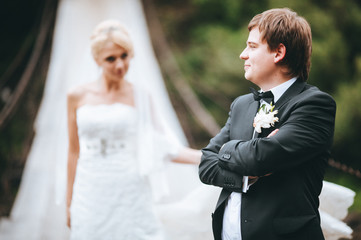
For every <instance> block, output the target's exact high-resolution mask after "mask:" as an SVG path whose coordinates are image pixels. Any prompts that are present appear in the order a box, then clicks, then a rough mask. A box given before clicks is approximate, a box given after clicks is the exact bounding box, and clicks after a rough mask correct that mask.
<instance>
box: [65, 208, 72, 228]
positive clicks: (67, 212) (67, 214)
mask: <svg viewBox="0 0 361 240" xmlns="http://www.w3.org/2000/svg"><path fill="white" fill-rule="evenodd" d="M66 225H67V226H68V227H69V228H70V226H71V225H70V207H67V208H66Z"/></svg>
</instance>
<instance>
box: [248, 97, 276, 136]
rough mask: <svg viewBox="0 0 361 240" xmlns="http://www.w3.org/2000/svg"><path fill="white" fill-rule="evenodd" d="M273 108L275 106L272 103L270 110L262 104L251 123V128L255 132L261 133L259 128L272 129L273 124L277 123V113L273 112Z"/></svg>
mask: <svg viewBox="0 0 361 240" xmlns="http://www.w3.org/2000/svg"><path fill="white" fill-rule="evenodd" d="M274 108H275V106H274V105H272V103H271V108H267V106H266V104H262V106H261V107H260V108H259V110H258V112H257V114H256V116H255V117H254V121H253V127H254V129H255V131H256V132H258V133H261V132H262V130H261V128H270V127H271V126H272V127H273V126H274V124H275V122H278V117H275V115H276V114H277V113H278V111H277V110H275V111H273V109H274Z"/></svg>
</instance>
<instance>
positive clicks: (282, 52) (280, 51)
mask: <svg viewBox="0 0 361 240" xmlns="http://www.w3.org/2000/svg"><path fill="white" fill-rule="evenodd" d="M285 56H286V46H285V45H283V43H280V44H279V45H278V47H277V48H276V49H275V56H274V63H278V62H280V61H282V59H283V58H284V57H285Z"/></svg>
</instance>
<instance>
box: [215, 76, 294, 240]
mask: <svg viewBox="0 0 361 240" xmlns="http://www.w3.org/2000/svg"><path fill="white" fill-rule="evenodd" d="M296 80H297V77H294V78H292V79H290V80H288V81H286V82H284V83H282V84H280V85H278V86H276V87H274V88H272V89H270V91H271V92H272V93H273V96H274V103H275V102H277V101H278V99H280V98H281V96H282V95H283V94H284V93H285V92H286V90H287V89H288V88H289V87H290V86H291V85H292V84H293V83H294V82H295V81H296ZM261 92H263V90H261ZM274 103H273V104H274ZM262 104H266V107H267V108H270V107H271V106H270V104H269V103H267V102H266V101H264V100H263V99H261V101H260V105H261V106H262ZM246 178H248V177H246ZM244 180H245V179H244ZM246 182H248V179H246ZM246 182H245V181H244V183H246ZM249 187H250V185H248V184H247V187H246V190H247V189H248V188H249ZM244 194H247V193H244ZM241 203H242V193H237V192H233V193H231V195H230V196H229V197H228V201H227V203H226V207H225V209H224V215H223V228H222V240H242V234H241V232H242V230H241Z"/></svg>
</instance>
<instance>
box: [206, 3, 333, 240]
mask: <svg viewBox="0 0 361 240" xmlns="http://www.w3.org/2000/svg"><path fill="white" fill-rule="evenodd" d="M248 30H249V37H248V40H247V46H246V48H245V49H244V51H243V52H242V54H241V55H240V58H241V59H243V60H244V61H245V64H244V69H245V78H246V79H247V80H249V81H251V82H253V83H254V84H256V85H257V86H258V87H260V89H261V90H260V91H255V90H253V94H252V93H251V94H247V95H243V96H240V97H238V98H237V99H236V100H235V101H234V102H233V103H232V105H231V109H230V113H229V118H228V120H227V122H226V124H225V126H224V127H223V128H222V130H221V131H220V133H219V134H217V136H215V137H214V138H213V139H211V141H210V143H209V144H208V146H207V147H205V148H204V149H203V150H202V153H203V156H202V160H201V163H200V166H199V176H200V179H201V181H202V182H203V183H205V184H211V185H215V186H219V187H222V188H223V189H222V192H221V194H220V197H219V200H218V203H217V205H216V209H215V212H214V214H212V216H213V233H214V238H215V239H217V240H218V239H223V240H235V239H237V240H240V239H242V240H278V239H279V240H280V239H290V240H291V239H292V240H298V239H299V240H308V239H312V240H321V239H324V236H323V234H322V230H321V227H320V216H319V212H318V206H319V199H318V196H319V194H320V191H321V189H322V181H323V176H324V169H325V166H326V164H327V160H328V158H329V155H330V147H331V144H332V138H333V133H334V122H335V111H336V104H335V102H334V100H333V99H332V97H331V96H329V95H328V94H326V93H324V92H321V91H320V90H319V89H318V88H316V87H314V86H311V85H309V84H307V83H306V81H307V79H308V74H309V69H310V57H311V48H312V36H311V29H310V26H309V24H308V23H307V21H306V20H305V19H304V18H302V17H300V16H298V15H297V14H296V13H295V12H293V11H291V10H289V9H271V10H268V11H265V12H263V13H261V14H258V15H256V16H255V17H254V18H253V19H252V20H251V21H250V23H249V25H248ZM256 115H257V116H256Z"/></svg>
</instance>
